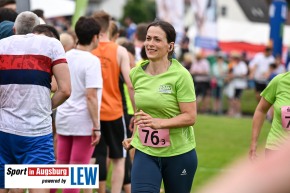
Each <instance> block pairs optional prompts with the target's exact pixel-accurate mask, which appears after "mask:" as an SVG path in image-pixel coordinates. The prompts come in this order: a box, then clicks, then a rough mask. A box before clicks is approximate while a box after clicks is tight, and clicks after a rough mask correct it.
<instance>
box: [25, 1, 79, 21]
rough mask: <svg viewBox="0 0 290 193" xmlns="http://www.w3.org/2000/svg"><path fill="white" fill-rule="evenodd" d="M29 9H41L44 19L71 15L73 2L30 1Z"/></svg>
mask: <svg viewBox="0 0 290 193" xmlns="http://www.w3.org/2000/svg"><path fill="white" fill-rule="evenodd" d="M30 9H31V10H34V9H42V10H43V11H44V16H45V17H46V18H52V17H59V16H68V15H73V14H74V12H75V2H74V1H72V0H30Z"/></svg>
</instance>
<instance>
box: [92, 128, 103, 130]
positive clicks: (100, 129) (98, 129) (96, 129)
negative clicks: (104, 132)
mask: <svg viewBox="0 0 290 193" xmlns="http://www.w3.org/2000/svg"><path fill="white" fill-rule="evenodd" d="M93 131H101V129H94V128H93Z"/></svg>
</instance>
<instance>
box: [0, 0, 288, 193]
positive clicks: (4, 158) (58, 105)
mask: <svg viewBox="0 0 290 193" xmlns="http://www.w3.org/2000/svg"><path fill="white" fill-rule="evenodd" d="M1 2H2V1H0V19H1V20H0V57H1V60H0V107H1V111H0V141H1V142H0V154H1V156H0V193H6V192H8V191H9V190H7V189H5V186H4V182H5V180H4V165H5V164H55V163H56V164H99V168H100V172H99V174H100V175H99V180H100V182H99V188H98V192H99V193H105V192H106V191H107V187H106V180H107V176H108V172H109V167H110V165H112V177H111V190H110V192H111V193H120V192H121V191H124V192H125V193H130V192H133V193H137V192H154V193H159V192H160V189H161V184H162V181H163V185H164V189H165V192H166V193H176V192H180V193H188V192H190V190H191V186H192V183H193V179H194V176H195V173H196V170H197V165H198V159H197V152H196V150H195V148H196V140H195V135H194V130H193V125H194V124H195V122H196V119H197V113H209V112H210V113H214V114H216V115H219V114H224V113H225V112H224V110H225V109H224V106H223V97H226V98H227V99H228V103H229V105H228V106H229V107H228V109H227V112H226V114H227V115H228V116H232V117H240V116H241V115H242V110H241V109H242V108H241V96H242V94H243V91H244V90H245V89H248V88H253V89H254V90H255V99H254V100H257V102H258V106H257V108H256V111H255V114H254V117H253V128H252V129H253V131H252V141H251V146H250V153H249V157H250V159H251V160H254V159H256V148H257V140H258V137H259V133H260V130H261V126H262V124H263V121H264V120H265V117H267V118H269V119H270V120H271V121H272V128H271V131H270V133H269V136H268V139H267V145H266V155H272V154H273V155H274V154H275V152H277V150H278V149H279V148H280V146H281V140H282V141H283V142H284V141H285V140H287V135H288V131H289V130H290V124H289V117H290V116H289V114H290V113H289V112H290V110H289V109H290V107H289V106H290V105H289V103H290V99H289V96H290V93H289V90H290V89H289V85H290V84H289V81H288V77H289V73H285V72H286V71H287V70H286V68H285V65H284V64H283V63H282V59H281V56H275V57H274V56H273V55H272V48H271V47H270V46H267V47H266V48H265V49H264V50H263V51H262V52H261V53H257V54H256V55H255V56H254V57H253V58H251V59H248V58H246V57H245V55H244V54H243V53H240V52H237V51H233V52H230V53H225V52H223V51H222V50H218V51H216V52H215V53H214V55H213V56H209V55H205V53H203V52H195V53H193V52H192V51H191V50H190V49H189V39H188V37H186V34H185V37H184V38H183V39H182V41H181V45H179V46H176V44H175V40H176V32H175V29H174V27H173V26H172V25H171V24H170V23H168V22H166V21H161V20H156V21H153V22H151V23H140V24H135V23H133V21H132V20H131V18H126V22H124V23H125V24H127V26H125V28H124V27H122V26H121V24H120V23H119V22H117V21H115V20H113V19H112V18H111V16H110V15H109V14H108V13H106V12H105V11H97V12H95V13H93V14H92V15H91V16H86V17H85V16H83V17H80V18H79V19H78V21H77V23H76V25H75V27H74V28H72V27H70V26H67V22H66V23H65V24H60V26H55V25H58V24H55V25H54V24H52V23H50V21H49V20H47V19H46V18H45V17H44V15H43V14H44V13H43V11H41V10H34V11H25V12H21V13H16V11H15V10H16V8H15V6H16V4H15V1H4V2H6V3H5V4H4V3H1ZM45 23H47V24H45ZM64 25H65V26H66V27H63V26H64ZM126 27H127V28H126ZM185 31H186V30H185ZM126 32H127V33H126ZM176 48H181V49H180V50H179V52H175V49H176ZM252 83H254V84H253V85H254V86H251V85H252ZM7 144H9V145H7ZM35 144H36V145H35ZM287 147H288V146H287ZM269 157H270V156H269ZM283 163H284V162H283ZM246 175H250V173H247V174H245V176H246ZM243 180H246V179H243ZM265 180H267V179H265ZM223 183H225V182H223ZM218 188H219V187H218ZM209 189H210V188H209ZM23 191H24V190H23V189H17V190H14V189H11V190H10V192H12V193H13V192H19V193H21V192H23ZM56 191H57V190H56V189H51V190H49V189H31V190H30V192H32V193H33V192H36V193H48V192H52V193H53V192H56ZM94 191H95V190H92V189H84V190H83V192H84V193H92V192H94ZM63 192H64V193H65V192H67V193H78V192H80V190H79V189H64V190H63ZM216 192H219V190H218V189H217V191H216ZM220 192H221V191H220Z"/></svg>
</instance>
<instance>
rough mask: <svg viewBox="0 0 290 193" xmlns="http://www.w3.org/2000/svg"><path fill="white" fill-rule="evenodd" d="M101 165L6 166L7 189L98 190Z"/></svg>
mask: <svg viewBox="0 0 290 193" xmlns="http://www.w3.org/2000/svg"><path fill="white" fill-rule="evenodd" d="M98 187H99V165H88V164H87V165H83V164H79V165H70V164H68V165H9V164H7V165H5V188H98Z"/></svg>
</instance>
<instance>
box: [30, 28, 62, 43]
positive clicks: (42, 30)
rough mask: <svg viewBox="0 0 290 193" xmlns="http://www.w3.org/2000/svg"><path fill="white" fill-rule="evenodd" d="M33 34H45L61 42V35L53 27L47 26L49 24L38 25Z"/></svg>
mask: <svg viewBox="0 0 290 193" xmlns="http://www.w3.org/2000/svg"><path fill="white" fill-rule="evenodd" d="M32 33H37V34H44V35H46V36H48V37H52V38H56V39H58V40H59V33H58V32H57V30H56V29H55V28H54V27H53V26H51V25H47V24H40V25H37V26H35V27H34V28H33V29H32Z"/></svg>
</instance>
